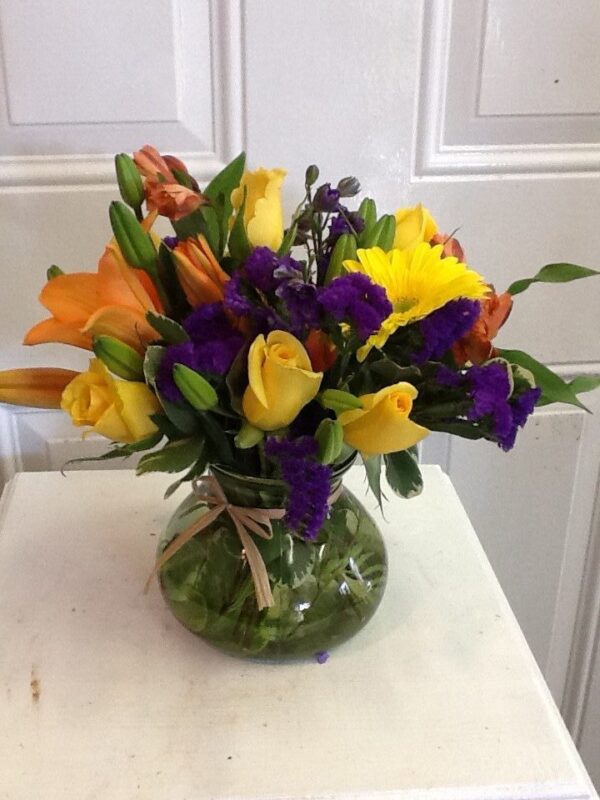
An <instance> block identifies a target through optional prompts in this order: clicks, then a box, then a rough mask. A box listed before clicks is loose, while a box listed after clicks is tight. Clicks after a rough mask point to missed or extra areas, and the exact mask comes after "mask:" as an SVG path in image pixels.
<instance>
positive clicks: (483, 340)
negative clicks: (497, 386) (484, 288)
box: [452, 287, 513, 365]
mask: <svg viewBox="0 0 600 800" xmlns="http://www.w3.org/2000/svg"><path fill="white" fill-rule="evenodd" d="M512 305H513V299H512V295H510V294H509V293H508V292H503V293H502V294H496V293H495V292H494V291H493V287H492V294H491V295H489V296H488V297H487V298H486V299H485V300H482V302H481V313H480V315H479V318H478V319H477V320H476V321H475V324H474V325H473V327H472V328H471V330H470V331H469V332H468V333H467V334H465V336H463V337H462V338H461V339H459V340H458V342H456V343H455V344H454V346H453V348H452V353H453V355H454V360H455V361H456V363H457V364H460V365H462V364H466V363H467V361H470V362H471V363H473V364H482V363H483V362H484V361H487V360H488V358H493V357H494V355H495V350H494V346H493V345H492V339H495V338H496V336H497V334H498V331H499V330H500V328H501V327H502V326H503V325H504V323H505V322H506V320H507V319H508V315H509V314H510V312H511V310H512Z"/></svg>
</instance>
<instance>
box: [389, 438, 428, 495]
mask: <svg viewBox="0 0 600 800" xmlns="http://www.w3.org/2000/svg"><path fill="white" fill-rule="evenodd" d="M384 460H385V475H386V478H387V482H388V483H389V485H390V488H391V489H392V491H393V492H394V494H396V495H398V496H399V497H415V496H416V495H418V494H421V492H422V491H423V477H422V475H421V470H420V469H419V456H418V451H417V448H416V446H415V447H409V448H408V449H407V450H401V451H400V452H398V453H388V454H387V455H385V456H384Z"/></svg>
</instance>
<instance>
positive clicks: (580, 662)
mask: <svg viewBox="0 0 600 800" xmlns="http://www.w3.org/2000/svg"><path fill="white" fill-rule="evenodd" d="M0 30H1V45H2V51H3V59H2V67H1V68H2V71H3V76H2V77H3V81H2V86H3V87H4V98H3V99H4V102H3V103H0V241H1V243H2V250H1V259H0V276H1V289H2V292H1V298H0V301H1V303H2V306H1V313H0V342H1V344H0V367H8V366H14V365H16V364H20V365H27V364H30V365H33V364H36V365H38V364H39V365H42V364H53V365H57V366H71V367H73V368H78V367H82V366H83V365H84V364H85V358H86V357H85V354H82V353H80V352H78V351H73V352H69V351H68V348H55V347H52V346H44V347H39V348H36V349H32V350H27V349H25V348H21V347H20V346H19V342H20V338H21V336H22V333H23V331H24V330H25V329H26V328H28V327H29V326H30V325H31V324H33V323H34V322H35V321H37V320H38V319H40V318H41V308H40V307H39V306H38V305H37V304H36V301H35V296H36V294H37V292H38V290H39V288H40V287H41V285H42V282H43V279H44V271H45V269H46V267H47V266H48V265H49V264H51V263H57V264H60V265H63V266H64V267H65V268H66V269H71V270H75V269H90V270H91V269H94V267H95V264H96V261H97V258H98V255H99V253H100V252H101V249H102V247H103V244H104V243H105V241H106V240H107V238H108V236H109V225H108V215H107V207H108V202H109V200H110V199H112V198H114V197H115V196H116V189H115V186H114V184H113V177H112V154H113V153H114V152H118V151H131V150H133V149H134V148H136V147H138V146H140V145H141V144H144V143H146V142H150V143H152V144H154V145H156V146H157V147H158V148H159V149H162V150H165V151H167V152H176V153H178V154H182V157H183V158H184V160H186V161H187V163H188V165H189V166H190V168H191V170H192V171H195V173H196V175H197V177H198V178H199V179H200V180H202V179H206V178H207V177H208V176H210V175H212V174H214V172H215V171H216V169H217V168H218V167H219V165H221V164H223V163H224V162H225V161H226V160H227V159H229V158H230V157H232V156H233V155H235V154H236V153H237V152H239V151H240V150H241V149H243V148H245V149H247V150H248V153H249V159H250V161H251V163H253V164H254V165H259V164H264V165H277V166H280V165H281V166H285V167H287V168H288V170H289V177H288V181H287V187H286V200H287V203H288V205H289V207H290V209H291V208H292V205H293V204H294V202H295V200H296V199H297V198H298V196H299V193H300V187H301V184H302V180H303V174H304V168H305V167H306V165H307V164H308V163H312V162H316V163H318V164H319V166H320V168H321V174H322V176H324V177H326V178H330V179H332V180H335V179H337V178H339V177H341V176H343V175H346V174H356V175H357V176H358V177H359V178H360V179H361V181H362V183H363V186H364V189H365V190H366V192H368V193H369V194H371V195H372V196H375V197H377V199H378V204H379V205H380V206H381V207H382V208H385V209H387V210H390V211H391V210H394V209H395V208H397V207H398V206H401V205H408V204H412V203H414V202H417V201H422V202H424V203H425V205H427V206H428V207H429V208H430V209H431V210H432V212H433V213H434V215H435V217H436V218H437V219H438V221H439V223H440V225H441V226H442V228H444V229H446V230H448V231H450V230H453V229H454V228H455V227H458V226H460V232H459V234H458V236H459V238H460V240H461V242H462V244H463V245H464V247H465V249H466V252H467V255H468V260H469V263H470V264H471V265H472V266H473V267H474V268H475V269H477V270H478V271H479V272H481V273H482V274H484V275H485V276H486V277H488V278H489V279H492V280H493V281H494V283H495V284H496V287H497V288H498V289H503V288H505V287H506V286H507V285H508V284H509V283H510V282H511V281H512V280H514V279H516V278H520V277H525V276H528V275H531V274H533V273H534V272H535V271H536V270H537V269H538V268H539V267H540V266H542V265H543V264H545V263H548V262H551V261H559V260H571V261H574V262H576V263H581V264H586V265H589V266H596V267H597V266H599V265H600V225H599V224H598V219H599V209H600V181H599V177H600V47H599V46H598V43H599V42H600V7H599V5H598V1H597V0H573V1H572V2H571V3H564V2H559V0H371V2H363V0H303V2H297V0H296V1H295V2H292V0H277V1H276V0H245V2H241V1H240V2H235V0H146V2H145V3H143V4H140V3H138V2H135V0H118V2H117V0H96V2H95V3H81V2H78V0H19V2H15V0H0ZM599 310H600V281H598V282H594V281H593V280H591V281H588V282H586V283H583V284H580V285H576V284H574V285H571V286H569V287H562V288H560V289H559V288H557V287H551V286H550V287H548V286H537V287H533V288H532V289H530V290H529V292H528V293H527V294H525V295H523V296H520V297H519V298H518V302H517V304H516V307H515V310H514V312H513V314H512V317H511V320H510V325H509V326H508V327H507V329H506V333H505V334H503V335H502V337H501V338H500V340H499V342H500V344H503V345H508V346H513V347H519V348H522V349H525V350H528V351H529V352H531V353H532V354H533V355H535V356H536V357H538V358H540V359H542V360H545V361H546V362H548V363H550V364H552V365H554V366H555V367H556V369H557V370H558V371H559V372H560V373H561V374H563V375H580V374H588V373H596V372H598V371H600V313H598V312H599ZM589 405H590V408H591V409H592V410H594V411H596V412H597V413H596V416H588V415H586V414H584V413H583V412H580V411H577V410H572V409H571V408H567V407H563V408H560V407H550V408H547V409H545V410H542V411H540V412H538V413H537V414H536V415H535V418H534V419H533V420H532V422H531V423H530V425H529V427H528V428H527V430H526V431H525V432H524V433H523V435H522V436H521V437H520V440H519V442H518V444H517V446H516V448H515V450H514V451H513V452H512V453H511V454H509V455H505V454H503V453H501V452H499V451H498V450H497V449H495V448H494V446H493V445H491V444H488V445H486V444H482V443H479V442H477V443H471V442H465V441H462V440H458V441H457V440H453V441H449V440H447V439H446V438H445V437H442V436H437V437H433V436H432V437H430V439H429V440H427V442H426V444H425V447H424V455H425V459H426V460H430V461H435V462H438V463H441V464H442V465H443V466H444V467H445V469H447V470H448V472H449V473H450V475H451V477H452V480H453V481H454V483H455V485H456V487H457V488H458V490H459V493H460V495H461V497H462V500H463V502H464V504H465V506H466V508H467V510H468V512H469V514H470V515H471V518H472V520H473V522H474V524H475V526H476V528H477V530H478V531H479V534H480V537H481V539H482V541H483V544H484V546H485V548H486V550H487V552H488V555H489V557H490V559H491V561H492V564H493V566H494V568H495V569H496V571H497V573H498V575H499V577H500V580H501V582H502V584H503V586H504V589H505V591H506V593H507V595H508V597H509V600H510V601H511V603H512V605H513V607H514V609H515V611H516V613H517V616H518V618H519V620H520V622H521V625H522V627H523V629H524V632H525V634H526V636H527V638H528V640H529V643H530V645H531V647H532V649H533V651H534V653H535V655H536V657H537V659H538V662H539V664H540V667H541V669H542V670H543V672H544V674H545V677H546V679H547V681H548V682H549V684H550V687H551V689H552V691H553V693H554V696H555V698H556V700H557V702H558V703H559V704H560V705H561V707H562V709H563V712H564V714H565V716H566V719H567V721H568V723H569V724H570V725H571V727H572V731H573V733H574V735H575V737H576V738H577V739H580V743H581V747H582V750H583V752H584V754H585V755H586V757H587V759H588V766H589V769H590V770H591V772H592V773H594V771H595V772H596V774H595V777H596V779H597V780H598V781H599V782H600V766H599V765H600V744H598V741H597V730H598V718H600V690H599V689H598V686H600V677H598V675H600V667H598V668H596V670H595V672H594V669H595V667H594V664H595V642H596V632H597V620H598V611H599V608H600V600H598V597H600V589H599V583H598V572H599V569H600V544H599V541H598V540H599V539H600V525H599V521H598V519H597V517H594V504H595V499H596V497H597V494H598V489H597V486H598V469H599V465H600V413H599V412H600V399H599V398H597V397H595V398H594V397H590V398H589ZM101 450H102V443H101V442H99V441H95V440H93V439H90V440H88V441H87V442H86V443H85V444H83V443H82V442H81V440H80V438H79V435H78V433H77V432H76V431H74V430H73V429H72V428H71V427H70V424H69V423H68V422H67V421H66V420H65V419H64V418H63V417H61V415H59V414H56V413H53V412H37V411H20V410H19V411H15V410H13V409H8V408H4V409H2V411H1V412H0V458H1V464H2V473H3V476H4V478H5V479H6V478H7V477H9V476H10V475H11V474H12V472H13V471H14V470H17V469H57V468H59V467H60V466H61V465H62V463H63V462H64V461H65V460H66V459H67V458H69V457H73V456H75V455H81V454H83V453H84V452H86V453H89V454H92V453H95V452H99V451H101ZM588 696H589V698H590V699H589V702H588V703H587V704H586V702H585V700H586V698H587V697H588Z"/></svg>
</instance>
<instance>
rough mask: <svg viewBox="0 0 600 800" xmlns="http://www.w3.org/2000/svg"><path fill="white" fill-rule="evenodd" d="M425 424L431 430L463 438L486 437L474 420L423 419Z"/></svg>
mask: <svg viewBox="0 0 600 800" xmlns="http://www.w3.org/2000/svg"><path fill="white" fill-rule="evenodd" d="M415 421H416V420H415ZM423 425H425V427H427V428H428V429H429V430H430V431H439V432H440V433H451V434H452V435H453V436H460V437H461V439H473V440H475V439H485V438H486V436H485V433H484V431H482V430H481V428H478V427H477V426H476V425H475V424H474V423H473V422H467V421H466V420H462V419H457V420H454V421H450V422H433V421H431V420H426V421H423Z"/></svg>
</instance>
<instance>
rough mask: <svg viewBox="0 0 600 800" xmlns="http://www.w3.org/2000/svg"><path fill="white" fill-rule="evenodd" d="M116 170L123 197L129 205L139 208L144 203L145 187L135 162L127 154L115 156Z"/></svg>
mask: <svg viewBox="0 0 600 800" xmlns="http://www.w3.org/2000/svg"><path fill="white" fill-rule="evenodd" d="M115 170H116V172H117V183H118V184H119V191H120V192H121V197H122V198H123V200H125V202H126V203H127V205H129V206H131V207H132V208H139V207H140V206H141V205H142V203H143V202H144V186H143V184H142V178H141V175H140V173H139V170H138V168H137V167H136V165H135V162H134V160H133V159H132V158H131V157H130V156H128V155H127V153H119V154H118V155H116V156H115Z"/></svg>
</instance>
